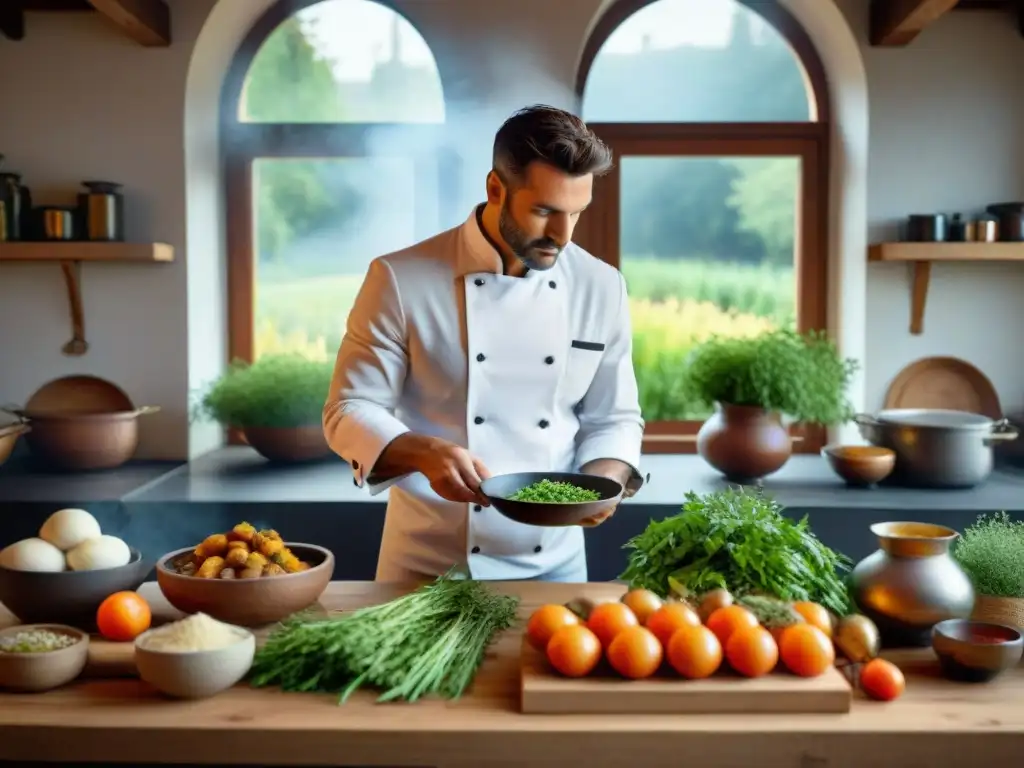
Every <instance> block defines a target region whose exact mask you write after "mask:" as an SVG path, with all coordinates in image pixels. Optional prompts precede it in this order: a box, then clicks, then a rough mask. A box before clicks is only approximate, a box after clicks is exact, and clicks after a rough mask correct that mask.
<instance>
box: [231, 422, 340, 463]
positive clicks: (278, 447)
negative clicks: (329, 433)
mask: <svg viewBox="0 0 1024 768" xmlns="http://www.w3.org/2000/svg"><path fill="white" fill-rule="evenodd" d="M242 433H243V434H244V435H245V441H246V442H247V443H248V444H249V445H250V446H252V447H253V448H255V449H256V452H257V453H258V454H260V456H262V457H263V458H265V459H267V460H269V461H273V462H278V463H281V464H296V463H300V462H309V461H319V460H320V459H324V458H327V457H328V456H330V455H331V448H330V446H329V445H327V438H325V437H324V430H323V427H321V426H320V425H319V424H316V425H313V426H308V427H246V428H245V429H244V430H243V432H242Z"/></svg>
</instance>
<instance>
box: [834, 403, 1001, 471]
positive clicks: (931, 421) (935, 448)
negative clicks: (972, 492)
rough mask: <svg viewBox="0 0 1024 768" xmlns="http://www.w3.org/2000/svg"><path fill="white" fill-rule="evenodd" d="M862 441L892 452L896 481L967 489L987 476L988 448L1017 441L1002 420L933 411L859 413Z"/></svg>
mask: <svg viewBox="0 0 1024 768" xmlns="http://www.w3.org/2000/svg"><path fill="white" fill-rule="evenodd" d="M854 421H855V422H856V424H857V426H858V427H859V428H860V433H861V435H862V436H863V437H864V439H865V440H867V441H868V442H870V443H872V444H874V445H880V446H883V447H885V448H891V449H892V450H893V451H894V452H895V453H896V469H895V470H893V474H892V476H891V478H892V481H893V482H895V483H902V484H906V485H915V486H920V487H927V488H970V487H972V486H975V485H977V484H978V483H981V482H984V481H985V480H986V479H987V478H988V476H989V475H990V474H991V473H992V465H993V451H992V448H993V445H995V444H996V443H999V442H1003V441H1007V440H1016V439H1017V435H1018V433H1017V430H1016V429H1015V428H1014V427H1013V426H1011V425H1010V423H1009V422H1008V421H1007V420H1006V419H1000V420H999V421H995V420H993V419H990V418H988V417H987V416H982V415H980V414H977V413H968V412H966V411H950V410H941V409H935V408H899V409H892V410H884V411H881V412H879V413H878V414H877V415H876V416H871V415H868V414H858V415H857V416H856V417H854Z"/></svg>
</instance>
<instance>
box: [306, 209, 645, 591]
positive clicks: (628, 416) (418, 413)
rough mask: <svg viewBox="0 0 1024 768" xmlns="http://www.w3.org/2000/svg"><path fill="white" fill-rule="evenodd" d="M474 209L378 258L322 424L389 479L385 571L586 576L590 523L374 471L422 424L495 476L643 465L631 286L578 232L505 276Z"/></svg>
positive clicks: (354, 456) (347, 453)
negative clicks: (524, 513) (453, 495)
mask: <svg viewBox="0 0 1024 768" xmlns="http://www.w3.org/2000/svg"><path fill="white" fill-rule="evenodd" d="M502 272H503V270H502V262H501V258H500V256H499V255H498V252H497V251H496V250H495V248H494V247H493V246H492V245H491V244H490V242H489V241H488V239H487V238H486V237H485V236H484V234H483V232H482V231H481V228H480V225H479V223H478V220H477V216H476V211H474V212H472V213H471V214H470V216H469V218H468V219H467V221H466V222H465V223H464V224H463V225H462V226H459V227H456V228H454V229H450V230H448V231H446V232H442V233H441V234H439V235H437V236H435V237H433V238H430V239H429V240H426V241H424V242H421V243H418V244H416V245H413V246H411V247H409V248H407V249H405V250H402V251H398V252H396V253H392V254H389V255H386V256H381V257H379V258H376V259H374V261H373V262H372V263H371V264H370V267H369V270H368V273H367V275H366V279H365V281H364V283H363V285H362V288H361V289H360V291H359V294H358V296H357V298H356V300H355V303H354V305H353V308H352V310H351V313H350V314H349V318H348V325H347V329H346V333H345V337H344V339H343V340H342V342H341V347H340V349H339V351H338V357H337V363H336V366H335V370H334V378H333V381H332V384H331V390H330V394H329V396H328V399H327V403H326V405H325V407H324V415H323V426H324V433H325V435H326V437H327V440H328V442H329V443H330V445H331V448H332V449H333V450H334V451H335V452H336V453H337V454H338V455H340V456H341V457H342V458H343V459H344V460H345V461H347V462H349V463H350V464H351V467H352V471H353V473H354V480H355V483H356V485H358V486H360V487H363V486H364V485H365V486H367V487H368V490H369V492H370V494H371V495H374V494H377V493H380V492H381V491H382V490H384V489H385V488H388V487H390V489H391V490H390V493H389V499H388V506H387V515H386V518H385V523H384V534H383V538H382V542H381V548H380V553H379V556H378V564H377V580H378V581H399V580H407V579H414V578H422V577H424V576H426V577H433V576H436V575H438V574H441V573H444V572H445V571H446V570H448V569H449V568H450V567H452V566H453V565H458V566H463V567H468V569H469V572H470V573H471V575H472V576H473V577H474V578H478V579H501V580H512V579H537V578H550V579H557V580H562V581H586V554H585V549H584V544H583V529H582V528H581V527H579V526H570V527H558V528H550V527H538V526H530V525H524V524H522V523H517V522H514V521H512V520H509V519H508V518H506V517H504V516H503V515H502V514H501V513H500V512H498V511H497V510H495V509H494V508H493V507H479V506H477V505H475V504H465V503H456V502H450V501H446V500H444V499H442V498H441V497H439V496H438V495H437V494H436V493H434V491H433V489H431V487H430V483H429V482H428V481H427V479H426V477H425V476H424V475H422V474H421V473H418V472H417V473H413V474H409V475H405V476H402V477H399V478H392V479H389V480H386V481H382V482H378V481H377V480H376V479H375V478H373V473H372V469H373V467H374V465H375V463H376V461H377V458H378V457H379V456H380V454H381V452H382V451H383V450H384V448H385V447H386V446H387V445H388V443H390V442H391V441H392V440H394V439H395V438H396V437H398V436H399V435H401V434H403V433H405V432H407V431H409V430H412V431H414V432H418V433H421V434H427V435H433V436H436V437H440V438H443V439H445V440H449V441H451V442H453V443H456V444H458V445H461V446H463V447H465V448H466V449H467V450H469V452H470V453H472V454H473V455H475V456H477V457H479V458H480V460H481V461H483V463H484V465H485V466H486V467H487V468H488V469H489V470H490V472H491V473H492V474H494V475H499V474H506V473H511V472H534V471H541V472H547V471H550V472H559V471H575V470H578V469H579V468H580V467H581V466H582V465H584V464H586V463H587V462H589V461H592V460H594V459H604V458H608V459H618V460H620V461H623V462H625V463H626V464H628V465H630V466H631V467H632V468H633V479H632V480H631V481H630V484H629V487H630V488H631V489H633V490H635V488H637V487H639V484H640V483H642V480H641V479H640V474H639V472H638V470H637V468H638V467H639V464H640V449H641V442H642V438H643V427H644V422H643V419H642V418H641V415H640V405H639V399H638V395H637V385H636V377H635V375H634V372H633V364H632V330H631V325H630V319H629V306H628V302H627V296H626V284H625V281H624V280H623V278H622V275H621V274H620V273H619V271H618V270H617V269H615V268H614V267H612V266H610V265H608V264H606V263H604V262H602V261H600V260H599V259H596V258H595V257H593V256H591V255H590V254H589V253H587V252H586V251H584V250H583V249H582V248H579V247H578V246H576V245H573V244H569V245H568V246H566V248H565V249H564V250H563V251H562V253H561V255H560V256H559V258H558V260H557V263H556V264H555V266H554V267H553V268H551V269H550V270H547V271H536V270H530V271H528V272H527V274H526V275H525V276H523V277H511V276H508V275H504V274H502Z"/></svg>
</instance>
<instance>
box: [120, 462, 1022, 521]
mask: <svg viewBox="0 0 1024 768" xmlns="http://www.w3.org/2000/svg"><path fill="white" fill-rule="evenodd" d="M641 468H642V470H643V471H644V472H645V473H650V477H651V479H650V482H649V483H648V484H647V485H645V486H644V488H642V489H641V490H640V492H639V493H638V494H637V495H636V496H635V497H633V498H631V499H627V500H626V501H625V504H626V505H630V506H632V505H638V506H641V507H651V506H657V507H660V506H666V507H678V506H679V505H680V504H681V503H682V501H683V497H684V495H685V494H686V492H687V491H695V492H697V493H708V492H710V491H714V490H718V489H721V488H724V487H726V485H727V483H726V482H725V480H724V479H722V478H721V477H720V476H718V475H717V474H716V472H715V471H714V470H713V469H711V467H709V466H708V465H707V464H706V463H705V462H704V460H703V459H701V458H700V457H699V456H696V455H647V456H644V459H643V462H642V467H641ZM763 488H764V490H765V491H766V492H767V493H770V494H772V495H773V496H774V497H775V498H776V499H778V501H779V502H780V503H782V504H783V505H784V506H786V507H788V508H792V509H818V508H843V509H886V510H902V509H906V510H918V509H922V508H926V509H928V508H930V509H937V510H963V511H970V512H992V511H999V510H1007V511H1024V471H1021V470H1014V469H1012V468H1008V469H999V470H997V471H996V472H995V473H994V474H993V475H992V476H991V477H990V478H989V480H988V481H987V482H986V483H985V484H983V485H981V486H978V487H976V488H973V489H969V490H928V489H916V488H892V487H878V488H873V489H853V488H848V487H847V486H846V485H845V484H844V483H843V482H842V481H840V480H839V479H838V478H837V477H836V476H835V475H834V474H833V473H832V471H831V470H830V469H829V467H828V465H827V464H826V463H825V461H824V459H822V458H820V457H819V456H812V455H796V456H794V457H793V458H791V459H790V460H789V462H788V463H787V464H786V466H784V467H783V468H782V469H781V470H780V471H779V472H777V473H775V474H774V475H772V476H770V477H768V478H766V479H765V480H764V483H763ZM124 500H125V501H126V502H133V503H135V502H209V503H217V502H221V503H231V502H238V503H261V502H263V503H334V504H336V503H346V502H348V503H380V504H383V503H384V502H385V501H386V500H387V492H386V491H385V492H384V493H381V494H380V495H378V496H370V495H369V494H368V493H367V492H366V491H365V490H364V489H361V488H358V487H356V486H355V485H354V483H353V480H352V471H351V470H350V469H349V467H348V465H347V464H345V463H344V462H342V461H341V460H340V459H329V460H327V461H324V462H319V463H316V464H311V465H305V466H296V467H273V466H270V465H268V464H267V463H266V462H265V461H264V460H263V459H261V458H260V457H259V456H257V455H256V454H255V452H253V451H252V450H251V449H249V448H246V447H243V446H237V447H227V448H221V449H219V450H216V451H213V452H211V453H209V454H206V455H205V456H203V457H201V458H199V459H197V460H195V461H193V462H191V463H189V464H188V465H185V466H182V467H179V468H178V469H175V470H174V471H173V472H171V473H169V474H168V475H167V476H165V477H164V478H162V479H161V480H159V481H158V482H155V483H151V484H149V485H147V486H145V487H143V488H140V489H139V490H136V491H134V492H132V493H130V494H128V496H126V497H125V499H124Z"/></svg>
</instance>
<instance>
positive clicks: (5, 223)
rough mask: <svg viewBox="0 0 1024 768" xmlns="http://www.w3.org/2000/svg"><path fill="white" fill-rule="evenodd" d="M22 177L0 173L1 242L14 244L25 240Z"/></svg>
mask: <svg viewBox="0 0 1024 768" xmlns="http://www.w3.org/2000/svg"><path fill="white" fill-rule="evenodd" d="M22 201H23V197H22V191H21V176H19V175H18V174H16V173H10V172H4V173H0V242H14V241H17V240H21V239H23V238H24V232H23V231H22V224H23V223H24V215H23V213H22Z"/></svg>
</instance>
